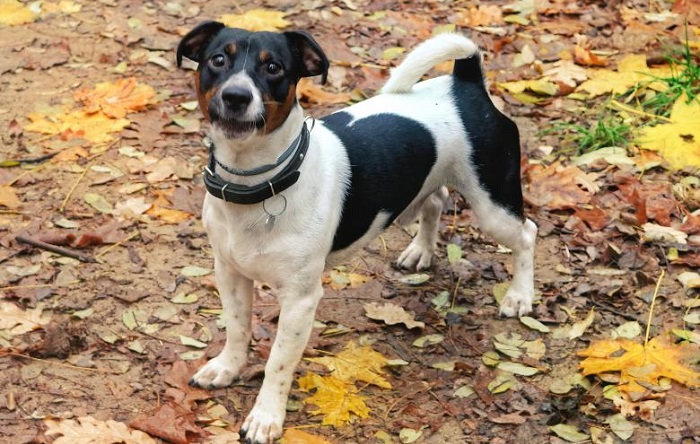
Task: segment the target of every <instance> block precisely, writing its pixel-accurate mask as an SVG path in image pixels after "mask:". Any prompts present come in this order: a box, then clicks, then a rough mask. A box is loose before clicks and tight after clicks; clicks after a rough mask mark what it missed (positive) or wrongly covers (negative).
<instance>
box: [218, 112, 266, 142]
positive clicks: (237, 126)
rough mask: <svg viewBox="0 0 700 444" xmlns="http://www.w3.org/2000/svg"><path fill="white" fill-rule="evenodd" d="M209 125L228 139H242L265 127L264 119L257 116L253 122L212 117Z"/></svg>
mask: <svg viewBox="0 0 700 444" xmlns="http://www.w3.org/2000/svg"><path fill="white" fill-rule="evenodd" d="M211 125H212V126H213V127H215V128H216V129H218V130H219V131H221V132H222V133H223V134H224V135H225V136H226V138H228V139H242V138H245V137H249V136H250V135H252V134H253V133H255V132H256V131H258V130H260V129H262V128H263V127H264V126H265V119H264V118H263V117H262V116H259V117H258V118H256V119H255V120H239V119H235V118H228V117H223V116H214V115H212V116H211Z"/></svg>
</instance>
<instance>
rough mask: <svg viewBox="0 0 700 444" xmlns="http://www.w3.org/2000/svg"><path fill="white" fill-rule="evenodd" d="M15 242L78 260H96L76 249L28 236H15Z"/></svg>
mask: <svg viewBox="0 0 700 444" xmlns="http://www.w3.org/2000/svg"><path fill="white" fill-rule="evenodd" d="M15 240H16V241H17V242H21V243H24V244H28V245H31V246H33V247H36V248H40V249H42V250H46V251H51V252H52V253H56V254H60V255H61V256H67V257H72V258H73V259H78V260H79V261H80V262H97V261H96V260H95V258H93V257H92V256H88V255H87V254H83V253H78V252H77V251H72V250H69V249H67V248H63V247H59V246H57V245H53V244H49V243H46V242H43V241H40V240H36V239H31V238H29V237H24V236H17V237H15Z"/></svg>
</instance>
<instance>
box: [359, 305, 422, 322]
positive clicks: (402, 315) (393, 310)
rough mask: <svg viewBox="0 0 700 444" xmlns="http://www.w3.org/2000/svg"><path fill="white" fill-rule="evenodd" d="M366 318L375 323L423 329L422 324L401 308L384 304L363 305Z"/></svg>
mask: <svg viewBox="0 0 700 444" xmlns="http://www.w3.org/2000/svg"><path fill="white" fill-rule="evenodd" d="M364 307H365V311H366V312H367V313H366V314H367V317H368V318H370V319H374V320H377V321H384V323H386V324H387V325H395V324H404V325H405V326H406V327H407V328H423V327H425V323H424V322H420V321H416V320H415V318H414V317H413V315H411V314H410V313H408V312H407V311H406V310H405V309H404V308H403V307H399V306H398V305H395V304H392V303H390V302H386V303H384V304H383V305H379V304H377V303H376V302H370V303H367V304H365V305H364Z"/></svg>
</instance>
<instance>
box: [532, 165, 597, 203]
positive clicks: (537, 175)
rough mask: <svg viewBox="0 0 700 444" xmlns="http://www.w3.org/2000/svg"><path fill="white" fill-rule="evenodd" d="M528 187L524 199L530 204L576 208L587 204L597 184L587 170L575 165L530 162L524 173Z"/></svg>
mask: <svg viewBox="0 0 700 444" xmlns="http://www.w3.org/2000/svg"><path fill="white" fill-rule="evenodd" d="M526 176H527V179H528V182H529V186H528V188H527V189H526V192H525V198H526V199H527V201H528V202H530V203H531V204H532V205H535V206H538V207H546V208H549V209H552V210H556V209H569V208H576V207H577V206H578V205H580V204H586V203H589V202H590V200H591V197H592V196H593V194H595V193H596V192H597V191H598V190H599V187H598V185H596V183H595V181H594V178H593V176H592V175H589V173H585V172H583V171H582V170H581V169H579V168H578V167H576V166H573V165H569V166H563V165H561V163H559V162H554V163H552V164H551V165H548V166H543V165H532V166H531V167H529V168H528V170H527V173H526Z"/></svg>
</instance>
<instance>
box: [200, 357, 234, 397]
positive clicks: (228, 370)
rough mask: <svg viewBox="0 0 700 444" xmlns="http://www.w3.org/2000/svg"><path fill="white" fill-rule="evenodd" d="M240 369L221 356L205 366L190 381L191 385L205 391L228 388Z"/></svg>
mask: <svg viewBox="0 0 700 444" xmlns="http://www.w3.org/2000/svg"><path fill="white" fill-rule="evenodd" d="M239 372H240V368H238V367H237V366H235V365H234V364H233V362H231V360H229V359H226V358H225V357H223V356H222V355H219V356H217V357H215V358H213V359H211V360H210V361H209V362H207V363H206V364H204V365H203V366H202V367H201V368H200V369H199V370H198V371H197V373H195V374H194V376H192V379H190V385H192V386H194V387H200V388H203V389H215V388H220V387H227V386H229V385H231V383H232V382H233V381H234V379H236V378H237V377H238V375H239Z"/></svg>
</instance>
